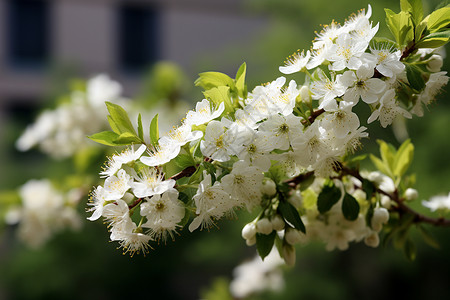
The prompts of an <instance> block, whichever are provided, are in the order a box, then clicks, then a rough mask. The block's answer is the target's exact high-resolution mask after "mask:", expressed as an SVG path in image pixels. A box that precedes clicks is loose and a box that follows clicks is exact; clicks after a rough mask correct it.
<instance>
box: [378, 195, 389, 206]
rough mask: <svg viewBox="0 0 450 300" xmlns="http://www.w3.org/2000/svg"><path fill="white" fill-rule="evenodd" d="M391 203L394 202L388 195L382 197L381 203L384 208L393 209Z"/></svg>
mask: <svg viewBox="0 0 450 300" xmlns="http://www.w3.org/2000/svg"><path fill="white" fill-rule="evenodd" d="M391 202H392V201H391V198H389V197H388V196H386V195H383V196H381V200H380V203H381V206H383V207H384V208H387V209H389V208H390V207H391Z"/></svg>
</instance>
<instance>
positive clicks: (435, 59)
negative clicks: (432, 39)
mask: <svg viewBox="0 0 450 300" xmlns="http://www.w3.org/2000/svg"><path fill="white" fill-rule="evenodd" d="M443 65H444V60H443V59H442V56H440V55H438V54H433V55H431V58H430V60H429V61H428V63H427V70H428V71H430V72H432V73H436V72H439V71H440V70H441V68H442V66H443Z"/></svg>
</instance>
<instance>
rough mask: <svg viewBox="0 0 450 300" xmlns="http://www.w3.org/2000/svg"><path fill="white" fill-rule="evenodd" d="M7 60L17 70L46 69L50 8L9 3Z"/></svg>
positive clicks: (33, 2) (26, 0)
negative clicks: (22, 68)
mask: <svg viewBox="0 0 450 300" xmlns="http://www.w3.org/2000/svg"><path fill="white" fill-rule="evenodd" d="M7 11H8V40H7V55H8V56H7V57H8V60H9V62H10V63H11V64H12V65H13V66H14V67H19V68H21V67H24V68H29V67H31V68H35V67H43V66H44V65H45V63H46V61H47V59H48V54H49V17H50V15H49V5H48V3H47V2H45V1H41V0H8V1H7Z"/></svg>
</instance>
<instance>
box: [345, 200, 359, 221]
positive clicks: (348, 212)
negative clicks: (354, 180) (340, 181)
mask: <svg viewBox="0 0 450 300" xmlns="http://www.w3.org/2000/svg"><path fill="white" fill-rule="evenodd" d="M342 214H343V215H344V218H346V219H347V220H349V221H354V220H356V219H357V218H358V215H359V204H358V201H356V199H355V198H354V197H353V196H352V195H350V194H347V193H346V194H345V196H344V199H343V200H342Z"/></svg>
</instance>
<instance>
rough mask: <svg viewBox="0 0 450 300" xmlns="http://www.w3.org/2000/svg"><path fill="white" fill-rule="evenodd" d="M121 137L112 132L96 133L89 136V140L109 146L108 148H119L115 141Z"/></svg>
mask: <svg viewBox="0 0 450 300" xmlns="http://www.w3.org/2000/svg"><path fill="white" fill-rule="evenodd" d="M118 137H119V135H118V134H117V133H115V132H112V131H102V132H99V133H94V134H93V135H91V136H88V138H89V139H91V140H93V141H94V142H97V143H100V144H103V145H107V146H119V145H120V144H117V143H116V142H115V140H116V139H117V138H118Z"/></svg>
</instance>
